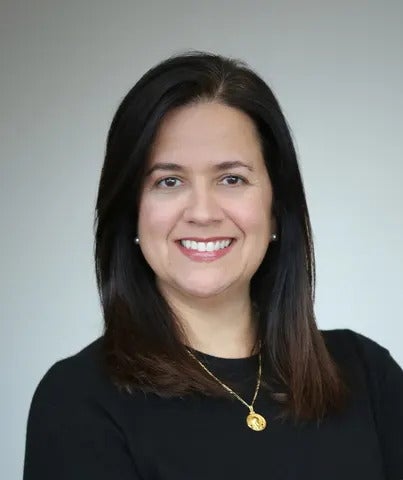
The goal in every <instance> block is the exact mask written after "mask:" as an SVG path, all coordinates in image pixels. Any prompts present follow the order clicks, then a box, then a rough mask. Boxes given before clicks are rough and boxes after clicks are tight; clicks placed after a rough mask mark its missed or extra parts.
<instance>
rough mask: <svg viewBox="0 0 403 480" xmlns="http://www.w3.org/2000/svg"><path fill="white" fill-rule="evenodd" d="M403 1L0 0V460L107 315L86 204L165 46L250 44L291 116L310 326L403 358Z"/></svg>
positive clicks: (232, 51) (247, 48)
mask: <svg viewBox="0 0 403 480" xmlns="http://www.w3.org/2000/svg"><path fill="white" fill-rule="evenodd" d="M402 15H403V3H402V2H401V1H400V0H396V1H393V0H386V1H381V0H379V1H350V0H349V1H347V0H342V1H340V0H339V1H337V2H336V1H334V0H329V1H324V0H316V1H313V0H307V1H298V0H294V1H293V0H281V1H278V2H274V1H273V2H269V1H266V2H263V1H261V2H258V1H255V2H253V1H250V0H249V1H245V2H242V1H240V0H237V1H228V2H224V1H221V2H217V1H211V0H208V1H206V0H204V1H182V2H181V1H178V0H175V1H147V2H145V1H143V2H139V1H137V2H136V1H114V2H111V1H106V0H102V1H96V0H93V1H88V0H68V1H62V0H58V1H57V0H55V1H50V0H48V1H46V0H31V1H29V0H2V1H1V11H0V19H1V20H0V21H1V25H0V48H1V57H0V72H1V77H0V78H1V85H0V109H1V118H0V122H1V123H0V127H1V128H0V136H1V137H0V158H1V185H0V187H1V189H0V205H1V224H0V225H1V249H0V255H1V258H0V265H1V266H0V268H1V283H0V295H1V298H0V308H1V311H0V314H1V315H0V321H1V334H0V355H1V358H0V360H1V361H0V368H1V371H0V379H1V380H0V381H1V396H0V402H1V403H0V406H1V408H0V411H1V417H2V418H1V426H2V428H1V433H0V452H1V459H0V460H1V464H0V472H1V474H0V475H1V477H2V478H6V479H10V480H12V479H18V478H21V475H22V463H23V451H24V441H25V427H26V418H27V414H28V408H29V404H30V401H31V398H32V394H33V392H34V389H35V387H36V385H37V383H38V382H39V380H40V378H41V377H42V376H43V374H44V373H45V371H46V370H47V369H48V368H49V367H50V365H51V364H53V363H54V362H55V361H56V360H58V359H60V358H62V357H65V356H67V355H69V354H72V353H74V352H76V351H78V350H79V349H81V348H82V347H84V346H85V345H86V344H87V343H89V342H90V341H92V340H93V339H94V338H96V337H97V336H98V335H99V334H100V332H101V325H102V319H101V310H100V307H99V302H98V296H97V292H96V287H95V276H94V274H93V260H92V248H93V233H92V219H93V208H94V202H95V195H96V189H97V182H98V179H99V174H100V168H101V165H102V160H103V158H102V157H103V152H104V147H105V138H106V134H107V130H108V127H109V124H110V121H111V119H112V115H113V113H114V111H115V109H116V108H117V106H118V103H119V101H120V100H121V98H122V97H123V95H124V94H125V93H126V92H127V90H128V89H129V88H130V87H131V86H132V85H133V84H134V82H135V81H136V80H137V79H138V78H139V76H140V75H141V74H142V73H144V72H145V71H146V70H147V69H148V68H150V67H151V66H152V65H154V64H155V63H157V62H158V61H160V60H162V59H163V58H165V57H166V56H168V55H171V54H173V53H177V52H179V51H182V50H184V49H188V48H195V49H202V50H209V51H213V52H217V53H222V54H226V55H230V56H234V57H239V58H242V59H244V60H246V61H247V62H248V63H249V64H250V65H251V66H252V67H253V68H255V69H256V70H257V71H258V72H259V73H260V74H261V75H262V76H263V77H264V79H265V80H266V81H267V82H268V83H269V84H270V85H271V86H272V88H273V90H274V91H275V93H276V94H277V95H278V98H279V100H280V103H281V104H282V106H283V109H284V112H285V114H286V117H287V119H288V121H289V123H290V126H291V128H292V130H293V135H294V137H295V141H296V146H297V149H298V152H299V158H300V165H301V169H302V174H303V177H304V182H305V187H306V192H307V197H308V205H309V207H310V213H311V216H312V223H313V230H314V235H315V245H316V252H317V268H318V288H317V302H316V314H317V318H318V324H319V326H320V327H321V328H338V327H348V328H351V329H354V330H356V331H358V332H361V333H363V334H365V335H367V336H369V337H371V338H373V339H374V340H376V341H378V342H379V343H380V344H382V345H384V346H385V347H387V348H389V349H390V351H391V353H392V354H393V356H394V357H395V358H396V359H397V361H398V362H399V363H401V364H403V348H402V346H401V339H402V333H403V331H402V313H401V312H402V286H403V281H402V271H403V251H402V244H403V242H402V240H403V219H402V206H403V190H402V180H403V167H402V156H401V139H402V133H403V130H402V110H403V95H402V85H403V56H402V46H403V34H402V28H401V25H402Z"/></svg>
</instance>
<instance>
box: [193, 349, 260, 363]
mask: <svg viewBox="0 0 403 480" xmlns="http://www.w3.org/2000/svg"><path fill="white" fill-rule="evenodd" d="M186 348H188V349H189V350H190V351H191V352H192V353H193V354H194V355H196V357H197V358H198V359H199V360H201V359H204V360H206V361H208V362H209V363H215V364H221V365H228V366H237V365H248V364H250V363H255V361H256V360H257V359H258V357H259V353H255V354H254V355H250V356H249V357H236V358H226V357H217V356H215V355H210V354H209V353H205V352H201V351H200V350H196V349H194V348H192V347H186Z"/></svg>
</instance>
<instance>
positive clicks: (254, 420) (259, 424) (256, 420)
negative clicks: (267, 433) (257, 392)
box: [246, 410, 266, 432]
mask: <svg viewBox="0 0 403 480" xmlns="http://www.w3.org/2000/svg"><path fill="white" fill-rule="evenodd" d="M246 423H247V425H248V427H249V428H251V429H252V430H254V431H255V432H260V431H261V430H264V429H265V428H266V420H265V418H264V417H262V415H259V414H258V413H256V412H254V411H253V410H251V412H250V414H249V415H248V416H247V417H246Z"/></svg>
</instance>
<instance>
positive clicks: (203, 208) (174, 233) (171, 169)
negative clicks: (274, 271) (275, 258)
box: [138, 103, 275, 298]
mask: <svg viewBox="0 0 403 480" xmlns="http://www.w3.org/2000/svg"><path fill="white" fill-rule="evenodd" d="M146 172H147V173H146V177H145V180H144V184H143V188H142V193H141V197H140V207H139V221H138V236H139V238H140V248H141V251H142V253H143V255H144V257H145V259H146V260H147V262H148V263H149V265H150V266H151V268H152V269H153V271H154V272H155V275H156V281H157V285H158V286H159V289H160V291H161V292H162V293H163V294H164V293H165V294H167V295H168V296H171V295H181V296H182V295H184V296H185V297H189V296H190V297H198V298H207V297H213V296H216V295H219V294H221V293H223V292H225V293H226V294H228V293H229V294H230V295H231V294H234V295H239V294H245V293H247V294H249V282H250V279H251V277H252V276H253V274H254V273H255V272H256V270H257V268H258V267H259V265H260V263H261V261H262V260H263V257H264V255H265V252H266V250H267V247H268V244H269V240H270V235H271V233H272V232H273V231H275V230H274V227H275V223H274V219H272V218H271V206H272V188H271V183H270V179H269V176H268V173H267V170H266V167H265V164H264V160H263V156H262V152H261V148H260V144H259V140H258V136H257V132H256V131H255V126H254V123H253V121H252V120H251V119H250V118H249V117H248V116H247V115H246V114H245V113H243V112H242V111H240V110H237V109H235V108H232V107H228V106H225V105H222V104H219V103H201V104H197V105H190V106H185V107H180V108H177V109H175V110H172V111H171V112H169V113H168V114H167V115H166V116H165V117H164V119H163V121H162V124H161V126H160V128H159V130H158V132H157V136H156V139H155V142H154V145H153V148H152V152H151V155H150V158H149V162H148V165H147V169H146ZM229 241H230V242H231V243H230V244H229V245H228V243H229Z"/></svg>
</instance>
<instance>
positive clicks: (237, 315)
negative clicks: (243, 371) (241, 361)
mask: <svg viewBox="0 0 403 480" xmlns="http://www.w3.org/2000/svg"><path fill="white" fill-rule="evenodd" d="M164 296H165V298H166V299H167V300H168V303H169V304H170V305H171V307H172V308H173V310H174V312H175V314H176V316H177V318H178V320H179V321H180V327H181V330H182V332H183V334H184V341H185V344H186V345H187V346H189V347H191V348H193V349H195V350H198V351H200V352H203V353H207V354H208V355H212V356H215V357H220V358H244V357H249V356H251V355H253V354H255V353H257V348H254V347H255V343H256V338H257V332H258V322H257V318H256V317H255V315H254V314H253V309H252V304H251V301H250V297H249V292H246V293H245V294H244V295H239V294H238V295H233V296H231V298H229V297H228V296H227V297H226V298H220V299H218V298H217V299H211V298H209V299H206V298H198V299H195V298H191V299H186V298H183V297H181V296H180V295H178V294H177V295H175V292H172V291H171V292H169V294H168V292H166V291H165V292H164Z"/></svg>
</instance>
